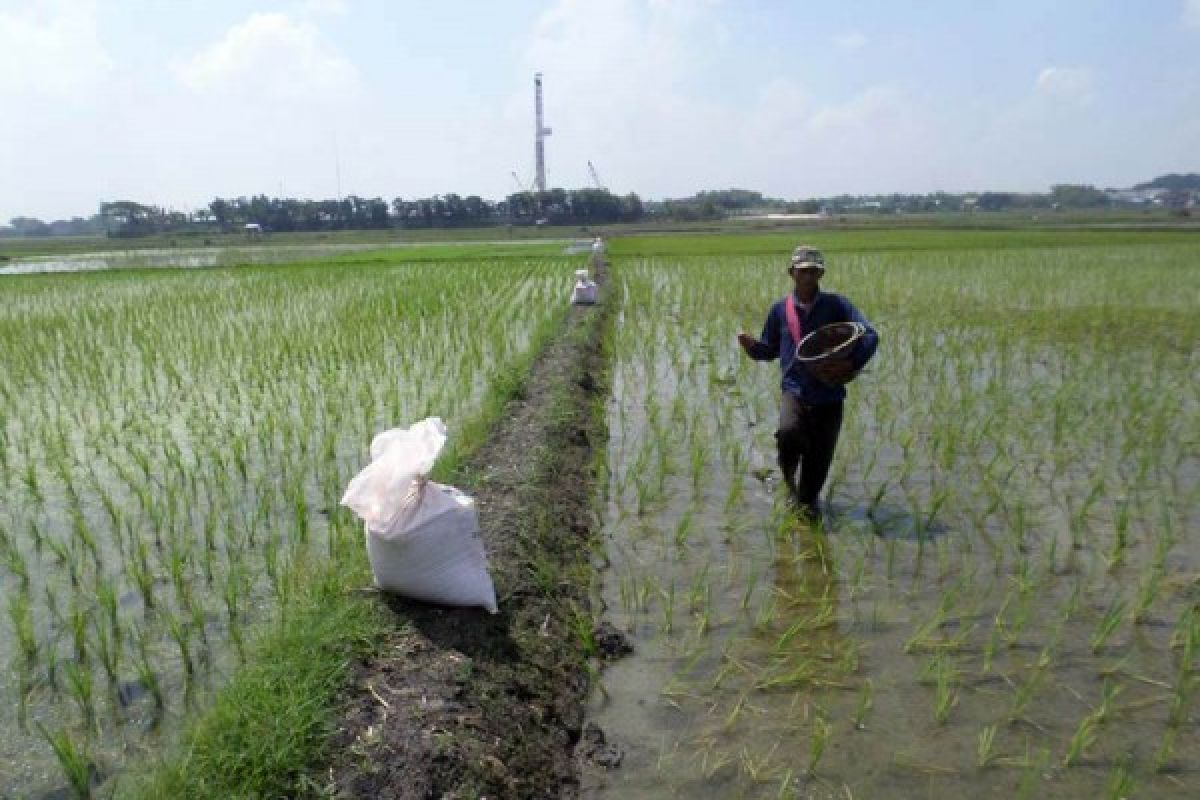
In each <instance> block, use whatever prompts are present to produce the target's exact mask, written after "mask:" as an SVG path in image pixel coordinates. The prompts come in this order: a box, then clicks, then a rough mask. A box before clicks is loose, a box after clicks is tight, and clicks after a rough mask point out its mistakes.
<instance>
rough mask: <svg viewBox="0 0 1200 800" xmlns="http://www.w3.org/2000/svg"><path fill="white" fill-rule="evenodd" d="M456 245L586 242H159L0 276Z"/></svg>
mask: <svg viewBox="0 0 1200 800" xmlns="http://www.w3.org/2000/svg"><path fill="white" fill-rule="evenodd" d="M459 245H469V246H472V247H475V246H487V245H498V246H504V247H521V246H527V247H539V246H542V247H544V246H546V245H558V246H560V247H561V248H562V250H563V252H564V254H566V255H573V254H575V253H581V252H585V251H587V250H588V249H589V248H590V247H591V241H590V240H588V241H586V242H575V241H573V240H570V239H529V240H520V239H506V240H503V241H491V242H489V241H470V242H437V243H429V242H374V243H349V242H343V243H338V244H332V243H331V244H311V243H310V244H279V245H276V244H254V245H250V244H247V245H246V246H243V247H160V248H141V249H130V250H115V249H114V250H103V251H98V252H94V253H69V254H61V253H60V254H56V255H40V256H17V257H13V258H3V259H0V275H30V274H37V273H44V272H92V271H97V270H109V269H139V268H166V269H196V268H201V267H231V266H240V265H254V264H287V263H292V262H296V261H315V260H321V259H330V258H336V257H339V256H347V255H353V254H355V253H365V252H369V251H388V250H396V249H401V250H411V249H414V248H420V249H424V248H431V249H434V250H436V249H437V248H439V247H454V246H459Z"/></svg>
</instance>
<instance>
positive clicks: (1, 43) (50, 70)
mask: <svg viewBox="0 0 1200 800" xmlns="http://www.w3.org/2000/svg"><path fill="white" fill-rule="evenodd" d="M112 68H113V63H112V59H111V58H110V57H109V54H108V53H107V52H106V51H105V49H104V47H103V45H102V44H101V43H100V39H99V35H98V33H97V25H96V6H95V3H94V2H90V1H88V0H83V1H82V2H69V1H68V0H59V1H57V2H44V3H32V4H28V5H24V6H23V7H22V9H21V10H20V11H11V12H6V11H0V96H4V95H13V94H27V95H31V96H32V95H37V96H41V97H43V98H44V97H45V96H46V95H51V96H59V97H63V96H66V97H70V96H81V95H86V94H87V93H89V92H91V91H93V90H94V89H95V88H96V87H98V86H100V85H101V84H102V83H103V82H104V80H105V79H106V78H107V77H108V75H109V73H110V72H111V71H112ZM8 111H9V112H10V113H11V112H12V109H11V108H10V109H8Z"/></svg>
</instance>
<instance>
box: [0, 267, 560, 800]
mask: <svg viewBox="0 0 1200 800" xmlns="http://www.w3.org/2000/svg"><path fill="white" fill-rule="evenodd" d="M572 268H573V267H572V265H571V264H569V263H567V262H559V261H551V260H529V261H527V262H522V263H519V264H517V263H508V264H505V265H504V269H500V268H498V266H497V265H496V264H494V263H488V262H486V261H453V262H447V263H444V264H440V265H439V266H438V268H437V269H427V268H423V267H421V266H414V265H408V264H371V265H339V266H338V268H337V269H330V268H329V267H328V265H314V266H296V267H290V268H285V269H270V270H265V269H256V268H253V267H249V268H242V269H237V270H222V269H216V270H205V271H202V272H180V273H161V272H160V273H138V272H131V271H117V272H108V273H87V274H75V275H63V276H44V277H42V278H38V279H33V278H28V279H26V278H21V277H17V278H14V279H13V280H12V281H11V282H8V283H6V284H5V286H4V298H5V299H4V303H3V304H0V364H3V369H0V491H2V492H3V496H4V503H3V505H2V506H0V589H2V591H3V597H4V616H3V617H2V618H0V653H2V654H3V656H4V659H3V663H2V664H0V796H2V797H10V796H11V797H26V796H32V797H41V796H45V795H47V793H52V792H56V791H64V792H65V791H66V789H65V787H67V786H71V785H73V786H76V787H79V786H85V787H86V786H88V785H99V784H103V785H104V790H103V791H105V792H108V791H109V789H110V788H111V787H113V786H114V781H119V780H120V777H121V775H122V773H123V772H124V771H126V770H127V769H128V768H129V766H130V765H131V764H134V765H136V764H138V763H147V762H148V761H151V760H153V758H154V756H156V755H158V754H160V753H161V752H162V748H163V746H164V745H165V744H169V743H170V742H172V741H173V740H174V739H175V738H176V736H177V733H178V731H179V727H180V723H181V722H182V721H184V720H186V718H187V717H188V716H190V715H192V714H194V713H196V712H197V711H199V710H202V709H203V708H204V707H205V705H206V700H207V698H208V697H209V696H210V695H211V693H212V691H213V690H214V689H216V688H219V687H221V686H222V685H224V683H225V682H226V681H227V679H228V677H229V675H230V674H231V672H232V671H233V669H234V668H235V667H237V666H238V665H239V664H240V663H241V662H242V660H243V658H244V656H245V653H246V649H247V647H248V646H249V643H250V642H252V641H253V639H254V636H255V633H256V632H257V631H258V630H259V629H261V627H262V626H264V625H267V624H270V622H271V620H273V619H276V618H277V617H279V616H280V615H281V614H283V613H286V609H287V608H288V604H289V601H290V598H291V597H292V596H293V595H294V594H295V593H296V591H297V585H296V583H295V581H296V580H297V579H298V577H297V576H301V575H304V574H305V572H304V567H305V565H306V564H308V563H310V562H313V563H327V562H330V561H337V560H339V559H345V558H346V557H347V556H346V554H347V553H350V552H354V553H355V554H358V553H359V552H360V551H361V548H362V538H361V536H362V533H361V527H360V525H359V524H357V523H356V522H355V521H354V520H353V519H352V518H351V516H350V515H349V514H348V513H347V512H345V511H342V510H339V509H338V507H337V502H338V499H339V498H340V497H341V493H342V491H343V490H344V488H345V484H346V482H347V481H348V480H349V478H350V477H351V476H352V475H354V474H355V473H356V472H357V471H358V470H359V469H360V468H361V467H362V465H363V463H364V459H365V457H366V448H367V445H368V444H369V442H370V440H371V437H372V436H373V435H374V434H376V433H378V432H379V431H381V430H385V429H387V428H390V427H394V426H396V425H398V424H402V423H403V424H408V422H409V421H411V420H414V419H419V418H421V417H423V416H425V415H426V414H428V413H437V414H440V415H441V416H442V417H443V418H444V419H446V421H447V423H448V424H449V426H450V429H451V430H452V431H453V430H455V428H456V426H457V425H458V424H459V423H460V422H461V421H462V420H464V419H468V418H470V417H471V416H472V415H473V414H474V413H475V410H476V408H477V407H478V404H479V403H480V401H481V398H482V397H483V394H484V392H485V391H486V389H487V387H488V385H489V384H490V382H491V381H492V380H493V379H494V377H495V376H497V375H501V376H503V375H506V371H507V369H508V367H509V365H511V363H512V361H513V359H514V358H516V357H518V356H519V355H521V354H523V353H525V352H526V351H527V350H528V349H529V348H530V347H531V345H532V343H533V342H534V341H535V338H536V335H538V332H539V331H541V330H543V329H544V328H545V326H548V325H551V324H552V323H553V321H554V319H555V316H556V315H558V314H561V313H562V309H563V303H562V302H561V298H562V294H563V291H564V289H563V287H564V286H566V285H569V284H568V283H567V281H568V280H569V277H568V276H569V275H570V274H571V269H572ZM479 292H484V293H486V294H487V296H489V297H491V298H493V300H494V301H495V302H494V303H492V304H489V305H488V306H487V307H486V308H483V309H480V308H479V307H478V303H477V302H476V300H477V297H478V296H479V295H478V293H479ZM468 307H470V308H471V309H472V311H471V314H472V315H473V325H472V326H471V327H470V328H468V327H466V326H463V325H462V324H460V323H461V318H462V316H463V315H464V314H465V313H466V309H467V308H468ZM64 796H65V795H64Z"/></svg>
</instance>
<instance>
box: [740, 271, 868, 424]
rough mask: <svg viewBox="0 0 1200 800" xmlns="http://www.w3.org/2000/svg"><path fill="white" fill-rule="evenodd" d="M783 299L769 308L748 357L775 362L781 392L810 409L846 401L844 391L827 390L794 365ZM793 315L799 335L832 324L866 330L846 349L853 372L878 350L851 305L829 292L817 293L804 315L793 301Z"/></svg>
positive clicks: (841, 388)
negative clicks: (853, 324) (779, 371)
mask: <svg viewBox="0 0 1200 800" xmlns="http://www.w3.org/2000/svg"><path fill="white" fill-rule="evenodd" d="M786 301H787V298H784V299H783V300H779V301H778V302H776V303H775V305H773V306H771V311H770V312H769V313H768V314H767V323H766V324H765V325H764V326H763V332H762V336H761V337H760V340H759V342H758V344H757V345H755V346H754V347H752V348H751V349H750V357H751V358H753V359H755V360H756V361H774V360H775V359H777V358H778V359H779V366H780V368H781V369H782V370H783V390H784V391H785V392H790V393H791V394H794V395H796V396H797V397H799V398H800V400H801V401H803V402H805V403H809V404H811V405H814V406H819V405H825V404H828V403H837V402H841V401H842V400H844V399H845V398H846V387H844V386H830V385H829V384H826V383H822V382H821V381H819V380H817V379H816V378H815V377H813V376H812V375H811V374H810V373H809V372H808V370H806V369H805V368H804V366H803V365H801V364H794V363H793V359H794V358H795V356H796V342H795V341H794V340H793V339H792V332H791V331H790V330H788V324H787V303H786ZM796 314H797V316H799V318H800V330H801V331H802V333H801V335H802V336H805V335H807V334H809V333H812V332H813V331H815V330H816V329H817V328H820V327H821V326H822V325H828V324H830V323H832V322H857V323H858V324H860V325H862V326H863V327H864V328H865V329H866V334H865V335H864V336H863V337H862V338H861V339H859V340H858V341H857V342H855V343H854V346H853V347H852V348H851V349H850V364H851V366H853V367H854V369H855V371H858V370H860V369H862V368H863V367H864V366H865V365H866V363H867V362H868V361H870V360H871V357H872V356H874V355H875V349H876V348H877V347H879V333H878V332H877V331H876V330H875V328H874V327H873V326H872V325H871V323H870V322H869V321H868V320H867V318H866V317H864V316H863V314H862V312H861V311H859V310H858V309H857V308H855V307H854V304H853V303H851V302H850V301H849V300H847V299H846V298H845V297H842V296H841V295H840V294H834V293H833V292H817V296H816V298H815V299H814V300H813V305H812V308H811V309H809V311H808V313H807V314H805V312H804V309H803V308H802V307H801V305H800V298H799V297H797V298H796Z"/></svg>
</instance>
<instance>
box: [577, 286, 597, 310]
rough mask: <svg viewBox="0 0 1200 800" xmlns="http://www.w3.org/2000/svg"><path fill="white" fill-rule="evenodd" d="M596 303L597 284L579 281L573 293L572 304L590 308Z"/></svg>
mask: <svg viewBox="0 0 1200 800" xmlns="http://www.w3.org/2000/svg"><path fill="white" fill-rule="evenodd" d="M595 302H596V284H595V283H593V282H592V281H579V282H577V283H576V284H575V288H574V289H573V290H572V291H571V303H572V304H573V305H577V306H581V305H582V306H590V305H593V304H594V303H595Z"/></svg>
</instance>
